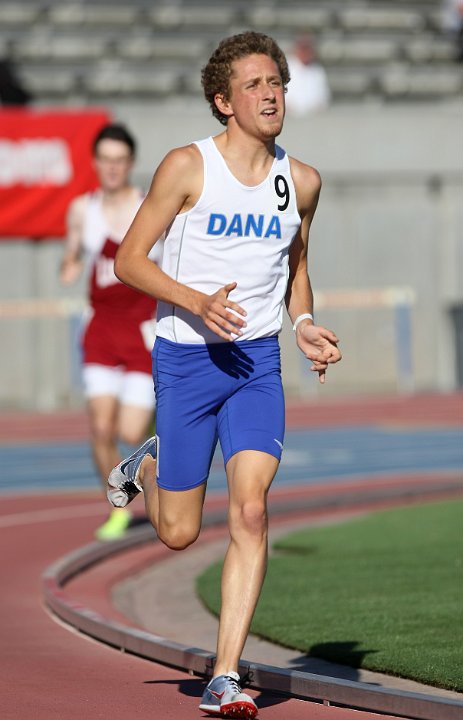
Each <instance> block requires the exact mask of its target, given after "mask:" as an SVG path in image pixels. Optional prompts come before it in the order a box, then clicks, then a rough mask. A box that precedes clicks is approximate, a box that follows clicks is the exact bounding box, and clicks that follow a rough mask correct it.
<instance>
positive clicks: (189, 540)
mask: <svg viewBox="0 0 463 720" xmlns="http://www.w3.org/2000/svg"><path fill="white" fill-rule="evenodd" d="M199 531H200V528H199V527H197V526H195V525H189V524H187V523H186V522H185V519H183V520H182V521H179V522H176V523H169V522H166V521H165V520H164V521H163V520H162V519H160V520H159V527H158V537H159V539H160V540H161V542H163V543H164V545H167V547H168V548H170V549H171V550H185V548H187V547H188V546H189V545H192V544H193V543H194V542H195V540H197V538H198V535H199Z"/></svg>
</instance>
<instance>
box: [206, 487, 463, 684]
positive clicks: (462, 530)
mask: <svg viewBox="0 0 463 720" xmlns="http://www.w3.org/2000/svg"><path fill="white" fill-rule="evenodd" d="M220 572H221V564H215V565H213V566H211V567H210V568H208V569H207V570H206V571H205V572H204V573H203V574H202V575H201V576H200V577H199V578H198V580H197V589H198V594H199V596H200V597H201V599H202V600H203V602H204V604H205V605H206V607H208V608H209V609H210V610H211V611H212V612H214V613H215V614H218V612H219V608H220V595H219V584H220ZM251 631H252V632H253V633H254V634H256V635H259V636H260V637H263V638H267V639H268V640H271V641H273V642H275V643H278V644H280V645H284V646H286V647H290V648H294V649H296V650H299V651H301V652H302V653H305V654H308V655H313V656H316V657H320V658H324V659H326V660H331V661H333V662H339V663H343V664H345V665H350V666H352V667H362V668H366V669H369V670H373V671H376V672H384V673H388V674H391V675H397V676H401V677H405V678H410V679H413V680H417V681H420V682H424V683H428V684H430V685H434V686H436V687H443V688H447V689H451V690H457V691H460V692H463V672H462V668H463V501H461V500H453V501H448V502H439V503H433V504H422V505H414V506H409V507H404V508H400V509H395V510H389V511H385V512H380V513H373V514H371V515H368V516H366V517H363V518H360V519H356V520H351V521H349V522H345V523H342V524H336V525H332V526H326V527H319V528H312V529H305V530H301V531H299V532H294V533H292V534H291V535H288V536H287V537H285V538H284V539H282V540H280V541H278V542H277V543H276V544H275V545H274V553H273V554H272V556H271V558H270V561H269V569H268V573H267V578H266V581H265V584H264V588H263V591H262V595H261V598H260V600H259V604H258V607H257V610H256V614H255V617H254V621H253V624H252V628H251Z"/></svg>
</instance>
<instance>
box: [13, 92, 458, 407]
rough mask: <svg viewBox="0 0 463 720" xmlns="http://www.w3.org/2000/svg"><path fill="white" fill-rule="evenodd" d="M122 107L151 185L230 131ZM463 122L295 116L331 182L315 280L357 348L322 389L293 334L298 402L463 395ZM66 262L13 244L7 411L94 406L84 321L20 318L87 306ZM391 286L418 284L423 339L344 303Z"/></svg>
mask: <svg viewBox="0 0 463 720" xmlns="http://www.w3.org/2000/svg"><path fill="white" fill-rule="evenodd" d="M112 110H113V113H114V117H115V118H117V119H118V120H122V121H125V122H127V124H128V125H129V126H130V127H131V129H132V130H133V131H134V132H135V134H136V135H137V137H138V138H139V142H140V153H139V159H138V163H137V168H136V173H135V177H134V179H135V180H136V181H138V182H140V183H141V184H143V185H144V186H147V185H148V183H149V181H150V178H151V176H152V173H153V171H154V169H155V167H156V166H157V164H158V163H159V161H160V160H161V159H162V157H163V156H164V154H165V153H166V152H167V151H168V150H169V149H170V148H171V147H175V146H178V145H182V144H185V143H188V142H190V141H191V140H194V139H198V138H201V137H204V136H205V135H207V134H210V133H218V132H219V131H220V129H221V128H220V126H219V124H218V123H217V122H216V121H214V119H213V118H211V117H210V115H209V111H208V108H207V107H206V106H205V105H204V106H203V105H202V104H199V103H197V102H194V103H192V104H189V105H187V106H186V105H184V104H181V103H180V102H171V103H169V104H166V105H150V104H144V105H138V106H134V105H119V106H117V107H113V108H112ZM462 123H463V109H462V108H461V107H459V106H449V107H444V106H441V107H436V106H433V107H428V106H424V105H423V106H420V107H415V108H403V107H392V108H391V107H388V108H383V107H365V108H362V109H359V108H343V109H340V108H332V109H330V110H329V111H326V112H325V113H323V114H321V115H318V116H313V117H310V118H308V119H306V120H295V119H290V118H288V119H287V122H286V125H285V130H284V132H283V134H282V137H281V139H280V142H281V144H282V145H283V146H284V147H285V148H286V149H287V150H288V151H289V152H290V154H293V155H295V156H297V157H299V158H300V159H302V160H304V161H306V162H309V163H311V164H313V165H315V167H317V168H318V170H319V171H320V172H321V174H322V178H323V181H324V187H323V191H322V196H321V200H320V205H319V209H318V211H317V214H316V217H315V220H314V223H313V228H312V233H311V241H310V251H309V264H310V273H311V278H312V282H313V285H314V289H315V291H316V293H317V295H318V297H319V301H320V302H319V306H318V308H316V312H317V318H318V320H319V321H320V322H321V323H323V324H326V325H327V326H329V327H331V328H332V329H334V330H335V331H336V333H337V334H338V335H339V337H340V338H341V345H342V349H343V352H344V359H343V362H342V363H341V364H340V365H339V366H338V367H337V368H333V369H331V370H330V372H329V378H328V381H327V384H326V386H325V387H324V388H323V390H320V389H319V388H318V385H317V382H316V379H315V378H314V377H312V374H311V373H309V372H308V370H307V364H306V361H305V360H304V358H303V357H302V355H301V354H300V353H299V351H298V350H297V349H296V348H295V346H294V342H293V340H292V338H291V330H290V328H289V327H288V326H287V325H286V326H285V328H284V332H283V345H284V348H285V351H284V356H283V368H284V380H285V386H286V389H287V393H288V394H289V395H305V396H307V395H308V396H310V395H314V394H316V393H319V392H323V393H324V394H340V393H343V394H351V393H367V392H390V391H396V390H412V389H416V390H430V389H431V390H450V389H453V388H455V386H456V384H457V381H458V372H457V370H458V367H457V359H456V351H455V338H454V332H453V330H454V328H453V324H452V321H451V317H450V311H449V308H450V307H451V306H453V305H455V304H459V303H463V280H462V278H461V271H460V269H461V267H462V261H463V203H462V191H463V134H462V133H461V127H462ZM60 254H61V247H60V244H59V243H57V242H52V241H51V242H47V243H41V244H33V243H27V242H26V243H23V242H10V243H8V242H5V243H0V343H1V346H2V349H3V352H2V355H1V357H0V374H1V386H0V404H1V405H2V406H4V407H41V408H54V407H65V406H69V405H75V404H78V403H80V402H81V396H80V390H79V386H78V383H77V376H78V372H77V367H78V357H77V355H76V350H75V335H76V327H75V325H76V320H75V318H74V319H73V320H72V322H71V321H70V320H69V317H68V316H67V314H66V313H67V312H68V309H66V308H64V307H61V311H62V312H63V313H64V316H63V317H60V316H59V315H55V316H54V317H48V318H47V317H40V318H37V317H36V318H31V317H27V312H26V311H25V310H24V308H23V311H24V314H25V317H18V316H16V317H12V308H11V305H10V301H12V300H21V299H24V298H31V299H34V298H55V299H59V298H65V297H74V298H79V297H83V294H84V283H80V284H79V286H78V287H77V288H74V289H73V290H72V291H70V290H69V289H65V290H63V289H62V288H60V287H59V285H58V282H57V269H58V265H59V258H60ZM390 287H394V288H409V289H410V291H411V292H412V293H413V295H414V298H415V301H414V305H413V307H412V308H411V311H410V318H409V319H410V322H411V333H408V332H407V329H406V326H407V320H408V318H407V309H406V308H404V306H403V305H402V306H401V305H399V306H398V307H396V306H394V305H393V304H392V305H390V306H383V307H378V306H376V304H375V303H374V302H372V300H371V298H368V297H367V302H366V304H363V305H360V306H359V304H358V298H356V296H355V294H354V295H351V296H348V295H346V294H344V295H343V297H342V299H341V301H339V302H338V301H337V300H336V293H338V292H339V290H355V291H358V290H361V289H363V290H369V289H377V288H383V289H384V288H390ZM373 299H374V298H373ZM330 303H331V305H330ZM1 308H3V311H2V310H1ZM56 312H57V310H56V308H55V313H56ZM398 338H399V342H398ZM408 343H410V347H409V346H408ZM71 349H72V351H71ZM409 362H411V368H409V367H408V363H409Z"/></svg>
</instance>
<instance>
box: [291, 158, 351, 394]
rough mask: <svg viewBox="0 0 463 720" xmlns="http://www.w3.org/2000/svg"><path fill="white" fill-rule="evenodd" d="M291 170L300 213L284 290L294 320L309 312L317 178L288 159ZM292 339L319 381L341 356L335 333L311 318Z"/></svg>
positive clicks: (318, 184)
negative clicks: (310, 245) (309, 256)
mask: <svg viewBox="0 0 463 720" xmlns="http://www.w3.org/2000/svg"><path fill="white" fill-rule="evenodd" d="M291 171H292V173H293V178H294V183H295V187H296V194H297V198H298V210H299V214H300V216H301V226H300V228H299V231H298V233H297V235H296V237H295V239H294V241H293V243H292V245H291V248H290V254H289V280H288V289H287V293H286V307H287V310H288V313H289V316H290V318H291V322H293V323H294V321H295V320H296V318H298V317H300V316H301V315H304V314H306V313H310V314H312V315H313V292H312V287H311V284H310V277H309V273H308V268H307V249H308V243H309V231H310V226H311V223H312V220H313V217H314V214H315V211H316V209H317V204H318V198H319V195H320V189H321V179H320V175H319V174H318V172H317V171H316V170H315V169H314V168H312V167H310V166H309V165H305V164H304V163H301V162H298V161H295V160H291ZM296 342H297V345H298V347H299V348H300V350H301V351H302V352H303V353H304V355H305V356H306V357H307V358H308V359H309V360H311V361H312V366H311V370H313V371H314V372H318V375H319V379H320V382H321V383H324V382H325V372H326V369H327V367H328V365H329V364H331V363H335V362H338V361H339V360H340V359H341V353H340V351H339V349H338V347H337V343H338V338H337V337H336V335H335V334H334V333H333V332H332V331H331V330H327V329H326V328H324V327H322V326H319V325H316V324H315V322H314V320H311V319H310V318H304V319H303V320H302V321H301V322H300V323H298V325H297V329H296Z"/></svg>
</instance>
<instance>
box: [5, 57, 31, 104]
mask: <svg viewBox="0 0 463 720" xmlns="http://www.w3.org/2000/svg"><path fill="white" fill-rule="evenodd" d="M31 100H32V95H31V94H30V93H29V92H28V91H27V90H25V89H24V88H23V87H22V85H21V82H20V81H19V79H18V78H17V76H16V73H15V70H14V67H13V64H12V63H11V62H10V60H5V59H3V60H2V59H0V105H13V106H14V105H27V103H29V102H30V101H31Z"/></svg>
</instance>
